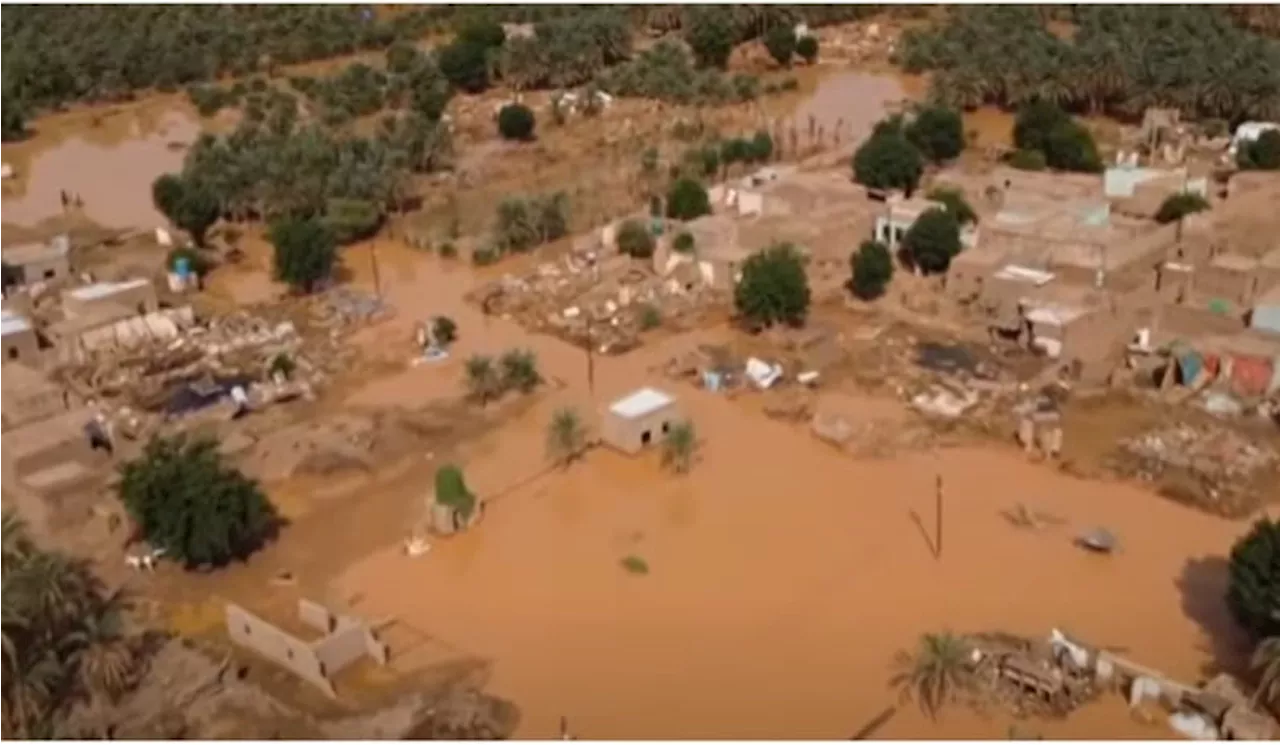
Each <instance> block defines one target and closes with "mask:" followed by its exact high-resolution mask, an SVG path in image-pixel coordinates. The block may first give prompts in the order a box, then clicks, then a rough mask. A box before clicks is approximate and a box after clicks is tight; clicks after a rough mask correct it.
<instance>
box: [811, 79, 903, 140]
mask: <svg viewBox="0 0 1280 745" xmlns="http://www.w3.org/2000/svg"><path fill="white" fill-rule="evenodd" d="M907 97H908V93H907V90H906V89H905V88H904V87H903V85H902V83H901V82H900V81H899V80H898V79H897V77H895V76H891V75H877V74H873V73H865V72H842V73H838V74H836V75H832V76H830V77H828V78H826V79H824V80H823V81H822V82H820V83H819V84H818V87H817V88H816V89H815V90H814V92H813V95H812V96H810V97H809V99H808V100H806V101H804V102H803V103H801V104H800V106H799V107H798V108H797V109H796V112H795V114H794V115H793V116H792V117H791V122H792V124H793V125H794V126H795V127H796V128H797V129H801V130H804V129H806V128H808V127H810V122H811V121H812V126H813V127H814V128H820V129H822V130H823V131H824V132H826V133H831V134H835V133H837V132H838V133H839V134H840V137H841V138H842V140H844V141H847V142H850V143H853V142H857V141H859V140H861V139H862V138H864V137H866V136H867V135H868V134H870V133H871V128H872V127H873V126H875V123H876V122H878V121H880V120H881V119H882V118H884V116H885V115H886V114H888V113H889V112H890V111H891V110H893V108H894V107H895V106H896V105H898V104H899V103H900V102H901V101H902V100H903V99H904V98H907ZM845 138H847V140H846V139H845Z"/></svg>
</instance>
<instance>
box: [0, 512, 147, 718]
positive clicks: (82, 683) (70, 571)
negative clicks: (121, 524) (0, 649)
mask: <svg viewBox="0 0 1280 745" xmlns="http://www.w3.org/2000/svg"><path fill="white" fill-rule="evenodd" d="M3 520H4V528H3V529H4V556H3V561H2V562H0V577H2V579H0V583H2V589H3V596H4V600H3V610H4V676H3V680H2V681H0V682H2V683H3V701H4V706H3V710H2V714H0V734H3V735H4V737H5V738H7V739H9V738H20V739H51V738H53V737H55V736H56V735H58V734H61V733H59V732H58V731H57V725H58V723H59V722H60V720H61V719H62V718H63V717H64V716H65V715H66V713H67V709H68V707H69V705H70V704H71V703H72V702H73V701H76V700H78V699H87V700H89V701H91V702H93V703H95V704H98V705H102V706H108V707H109V706H111V705H113V704H114V703H115V702H116V700H117V699H118V697H119V696H120V694H122V693H124V692H125V691H128V690H129V689H131V688H132V687H133V686H134V685H135V684H136V683H137V681H138V678H139V677H140V674H141V672H142V664H141V663H142V653H143V647H142V644H141V639H140V638H138V637H136V636H133V635H130V634H126V633H125V630H124V628H123V622H124V614H125V612H126V611H127V610H128V603H127V599H126V596H124V595H123V594H121V593H120V592H114V593H113V592H108V591H107V589H106V588H105V587H104V586H103V584H102V581H101V580H99V579H98V578H97V577H95V576H94V575H93V573H92V572H91V571H90V569H89V564H88V562H86V561H83V560H79V559H72V558H70V557H68V556H66V555H64V554H61V553H58V552H55V551H46V550H43V549H41V548H39V547H38V546H36V545H35V543H34V542H33V541H32V540H31V539H30V537H29V536H28V534H27V529H26V526H25V525H24V524H23V523H22V522H21V520H19V519H18V518H17V516H16V515H15V514H14V513H13V512H10V511H5V512H4V516H3Z"/></svg>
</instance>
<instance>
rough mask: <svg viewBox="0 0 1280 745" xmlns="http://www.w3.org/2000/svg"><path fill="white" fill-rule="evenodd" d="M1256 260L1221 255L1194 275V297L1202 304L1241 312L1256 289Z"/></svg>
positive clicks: (1251, 298) (1247, 305) (1235, 255)
mask: <svg viewBox="0 0 1280 745" xmlns="http://www.w3.org/2000/svg"><path fill="white" fill-rule="evenodd" d="M1257 275H1258V260H1257V259H1254V258H1251V257H1248V256H1241V255H1239V254H1220V255H1218V256H1215V257H1214V258H1213V260H1212V261H1210V262H1209V263H1208V264H1207V265H1205V266H1203V267H1201V268H1200V270H1199V271H1197V272H1196V273H1195V280H1194V289H1195V294H1196V295H1197V296H1198V300H1200V301H1201V302H1202V303H1204V304H1208V305H1210V306H1213V307H1214V308H1215V309H1217V308H1221V309H1222V311H1221V312H1227V311H1228V310H1231V309H1234V310H1240V311H1243V310H1244V309H1245V308H1248V307H1249V306H1250V304H1251V303H1252V302H1253V298H1254V294H1255V293H1256V292H1257V289H1258V276H1257Z"/></svg>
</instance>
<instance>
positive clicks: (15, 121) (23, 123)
mask: <svg viewBox="0 0 1280 745" xmlns="http://www.w3.org/2000/svg"><path fill="white" fill-rule="evenodd" d="M26 135H27V113H26V111H24V110H23V107H22V102H21V101H20V100H19V99H18V98H17V97H16V96H11V95H9V92H8V91H7V90H6V91H5V92H4V97H3V101H0V140H4V141H5V142H13V141H14V140H21V139H22V138H23V137H26Z"/></svg>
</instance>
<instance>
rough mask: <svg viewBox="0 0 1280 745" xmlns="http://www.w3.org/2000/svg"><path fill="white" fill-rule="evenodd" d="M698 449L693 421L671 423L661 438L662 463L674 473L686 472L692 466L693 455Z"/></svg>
mask: <svg viewBox="0 0 1280 745" xmlns="http://www.w3.org/2000/svg"><path fill="white" fill-rule="evenodd" d="M697 449H698V433H697V431H696V430H695V429H694V428H693V422H690V421H683V422H676V423H675V424H672V425H671V429H670V430H669V431H668V432H667V436H666V437H664V438H662V465H663V466H664V467H666V468H670V469H671V470H673V471H675V472H676V473H688V472H689V469H690V468H692V467H693V456H694V453H695V452H696V451H697Z"/></svg>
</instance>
